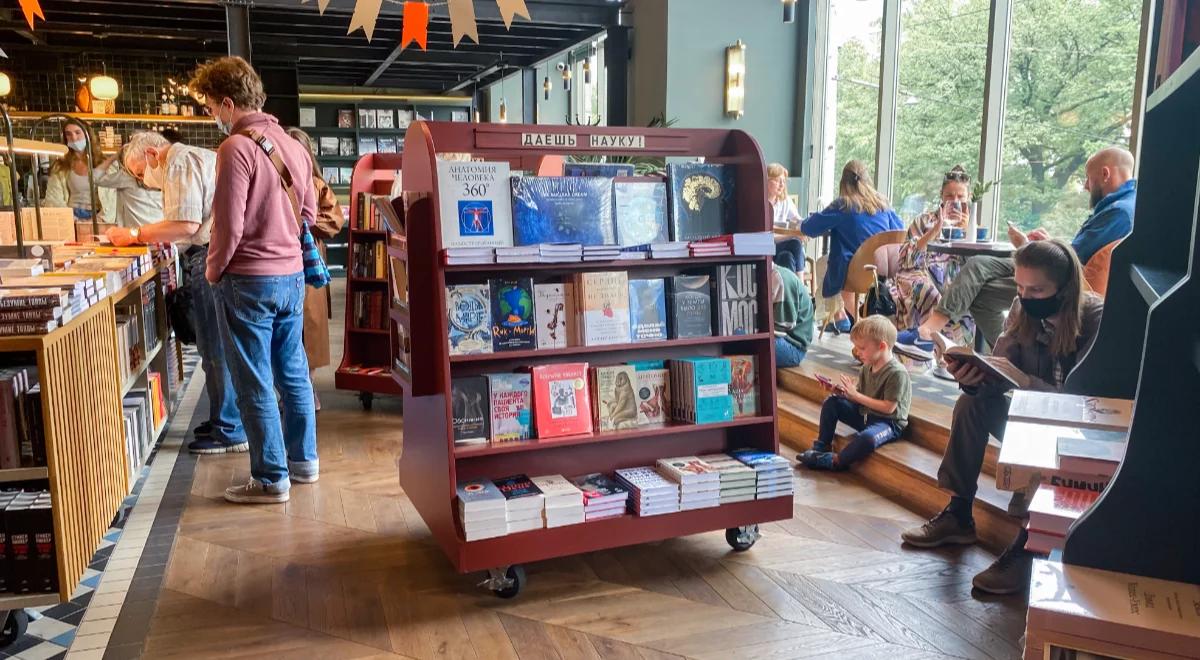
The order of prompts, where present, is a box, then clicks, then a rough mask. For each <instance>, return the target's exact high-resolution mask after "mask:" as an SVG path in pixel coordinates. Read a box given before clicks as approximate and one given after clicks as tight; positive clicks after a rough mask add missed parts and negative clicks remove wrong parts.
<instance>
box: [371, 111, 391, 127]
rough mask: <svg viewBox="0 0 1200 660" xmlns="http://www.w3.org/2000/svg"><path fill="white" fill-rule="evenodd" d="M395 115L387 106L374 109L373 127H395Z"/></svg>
mask: <svg viewBox="0 0 1200 660" xmlns="http://www.w3.org/2000/svg"><path fill="white" fill-rule="evenodd" d="M395 127H396V115H395V114H394V113H393V112H392V111H391V110H390V109H388V108H385V109H382V110H376V111H375V128H387V129H391V128H395Z"/></svg>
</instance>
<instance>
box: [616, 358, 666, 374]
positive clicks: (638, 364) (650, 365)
mask: <svg viewBox="0 0 1200 660" xmlns="http://www.w3.org/2000/svg"><path fill="white" fill-rule="evenodd" d="M625 364H627V365H629V366H631V367H633V370H634V371H649V370H651V369H665V368H666V362H665V361H663V360H630V361H629V362H626V363H625Z"/></svg>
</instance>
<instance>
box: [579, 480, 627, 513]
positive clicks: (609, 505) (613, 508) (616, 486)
mask: <svg viewBox="0 0 1200 660" xmlns="http://www.w3.org/2000/svg"><path fill="white" fill-rule="evenodd" d="M570 481H571V483H572V484H574V485H575V486H576V487H577V488H579V490H580V491H581V492H582V493H583V518H584V520H602V519H604V518H612V517H614V516H619V515H622V514H624V513H625V506H626V502H627V501H628V500H629V489H627V488H625V487H624V486H622V485H621V484H620V483H618V482H617V481H616V480H614V479H612V478H610V477H609V476H607V475H603V474H600V473H599V472H594V473H592V474H585V475H583V476H580V477H574V478H572V479H571V480H570Z"/></svg>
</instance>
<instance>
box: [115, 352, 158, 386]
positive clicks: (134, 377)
mask: <svg viewBox="0 0 1200 660" xmlns="http://www.w3.org/2000/svg"><path fill="white" fill-rule="evenodd" d="M162 346H163V345H162V342H161V341H160V342H158V344H157V345H156V346H155V347H154V348H152V349H150V352H148V353H146V357H145V359H143V360H142V362H141V364H139V365H138V367H137V368H136V369H134V370H133V371H131V372H130V373H129V375H128V376H126V377H125V381H124V382H123V383H122V384H121V396H125V395H126V394H129V390H131V389H133V386H134V385H136V384H137V382H138V380H139V379H141V377H142V375H143V374H145V373H146V369H148V368H149V367H150V362H151V361H152V360H153V359H154V358H156V357H158V352H159V351H161V350H162Z"/></svg>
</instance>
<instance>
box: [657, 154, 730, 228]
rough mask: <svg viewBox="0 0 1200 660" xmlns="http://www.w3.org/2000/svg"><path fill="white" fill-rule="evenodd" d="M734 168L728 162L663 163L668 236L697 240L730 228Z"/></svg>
mask: <svg viewBox="0 0 1200 660" xmlns="http://www.w3.org/2000/svg"><path fill="white" fill-rule="evenodd" d="M733 174H734V169H733V167H732V166H728V165H716V164H708V163H676V164H673V165H669V166H667V176H668V179H669V181H670V184H671V240H673V241H699V240H703V239H706V238H711V237H713V236H720V235H722V234H729V233H731V232H732V229H733V226H734V222H733V213H734V206H735V204H736V202H735V200H736V198H735V196H734V184H733V178H734V177H733Z"/></svg>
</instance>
